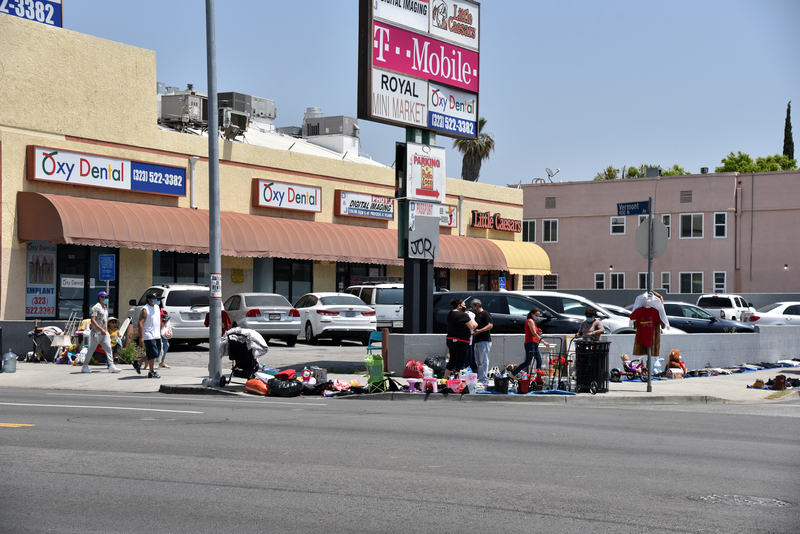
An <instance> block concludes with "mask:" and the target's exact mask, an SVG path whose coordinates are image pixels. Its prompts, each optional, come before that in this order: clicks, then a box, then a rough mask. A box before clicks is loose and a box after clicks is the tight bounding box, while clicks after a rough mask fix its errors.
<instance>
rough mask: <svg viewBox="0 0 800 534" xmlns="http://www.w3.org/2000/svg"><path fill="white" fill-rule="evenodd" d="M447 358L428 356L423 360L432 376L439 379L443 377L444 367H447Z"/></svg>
mask: <svg viewBox="0 0 800 534" xmlns="http://www.w3.org/2000/svg"><path fill="white" fill-rule="evenodd" d="M447 360H448V357H447V356H429V357H428V358H426V359H425V365H427V366H428V367H430V368H431V369H433V374H434V375H436V376H438V377H439V378H441V377H443V376H444V370H445V367H447Z"/></svg>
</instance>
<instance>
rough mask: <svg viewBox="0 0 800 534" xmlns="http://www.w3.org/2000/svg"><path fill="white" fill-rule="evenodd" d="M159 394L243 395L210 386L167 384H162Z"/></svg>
mask: <svg viewBox="0 0 800 534" xmlns="http://www.w3.org/2000/svg"><path fill="white" fill-rule="evenodd" d="M158 392H159V393H167V394H173V395H223V396H225V395H234V396H237V395H242V393H241V392H238V391H228V390H225V389H220V388H212V387H208V386H176V385H167V384H162V385H161V386H160V387H159V388H158Z"/></svg>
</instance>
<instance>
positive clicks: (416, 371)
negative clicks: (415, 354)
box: [403, 360, 424, 378]
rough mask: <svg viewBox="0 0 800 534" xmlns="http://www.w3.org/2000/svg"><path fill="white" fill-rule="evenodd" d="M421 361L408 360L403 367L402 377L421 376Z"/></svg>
mask: <svg viewBox="0 0 800 534" xmlns="http://www.w3.org/2000/svg"><path fill="white" fill-rule="evenodd" d="M423 365H424V364H423V363H422V362H418V361H416V360H408V361H407V362H406V368H405V369H403V378H422V366H423Z"/></svg>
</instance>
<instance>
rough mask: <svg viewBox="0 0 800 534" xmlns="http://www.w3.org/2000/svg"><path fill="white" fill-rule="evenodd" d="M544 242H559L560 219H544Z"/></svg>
mask: <svg viewBox="0 0 800 534" xmlns="http://www.w3.org/2000/svg"><path fill="white" fill-rule="evenodd" d="M542 243H558V219H544V220H543V221H542Z"/></svg>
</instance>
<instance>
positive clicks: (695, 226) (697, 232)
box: [681, 213, 703, 239]
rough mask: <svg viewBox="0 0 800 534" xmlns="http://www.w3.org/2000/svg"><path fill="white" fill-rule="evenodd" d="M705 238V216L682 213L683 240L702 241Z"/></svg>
mask: <svg viewBox="0 0 800 534" xmlns="http://www.w3.org/2000/svg"><path fill="white" fill-rule="evenodd" d="M702 237H703V214H702V213H681V239H701V238H702Z"/></svg>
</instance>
